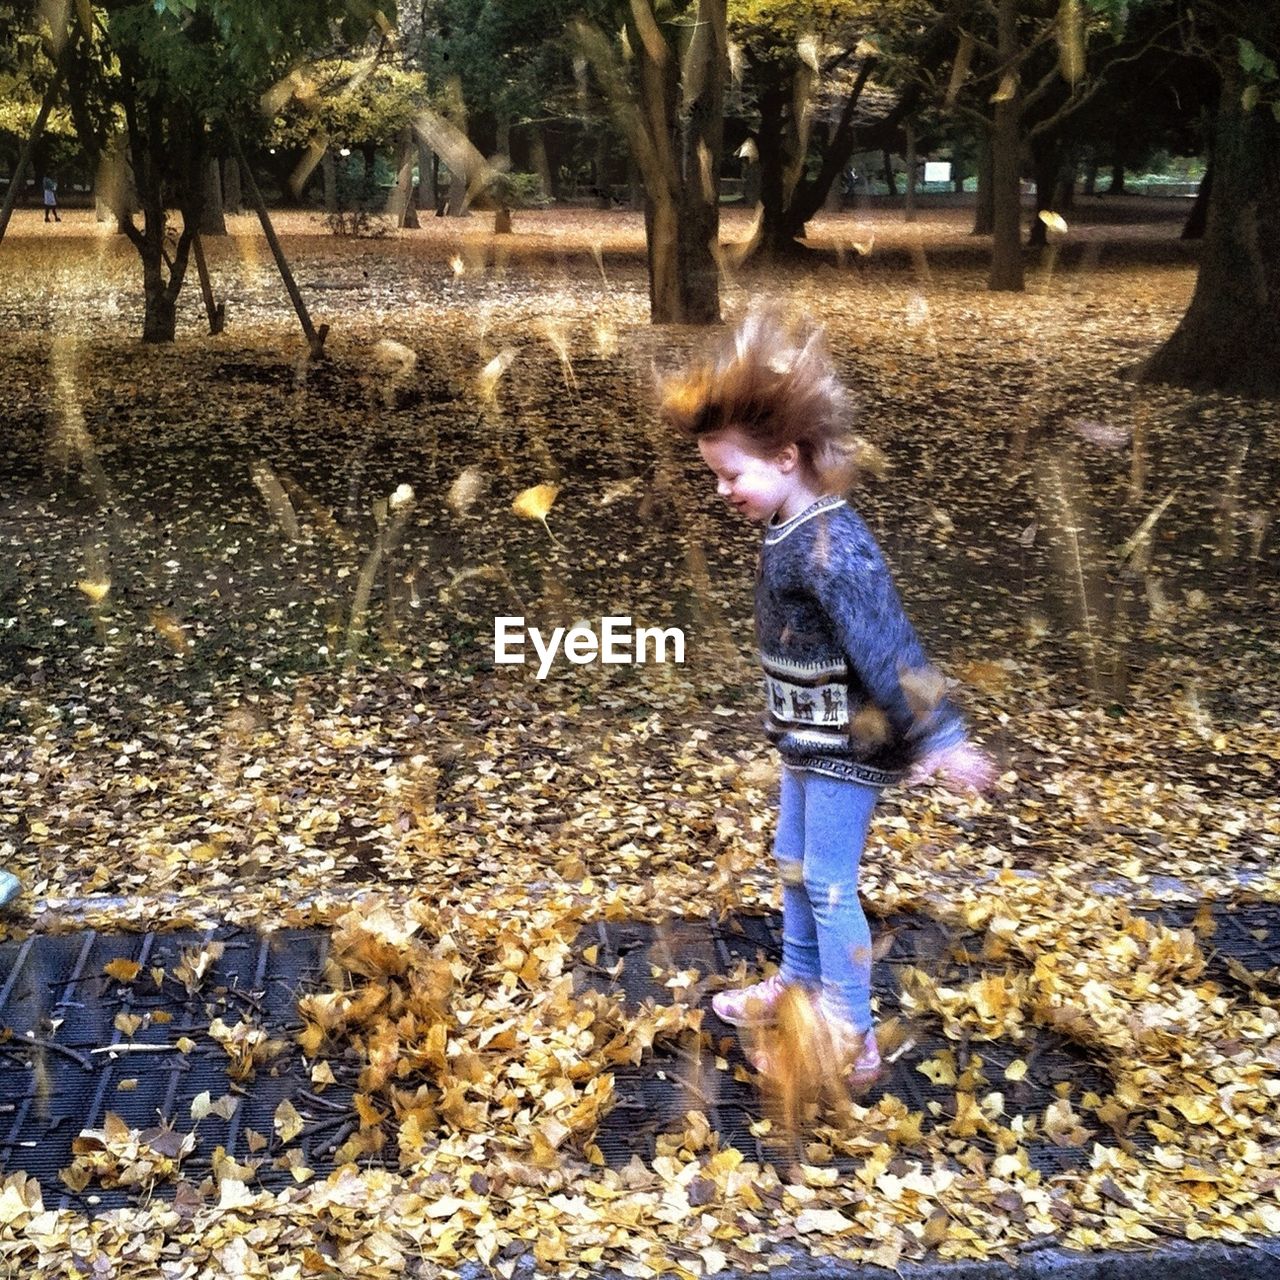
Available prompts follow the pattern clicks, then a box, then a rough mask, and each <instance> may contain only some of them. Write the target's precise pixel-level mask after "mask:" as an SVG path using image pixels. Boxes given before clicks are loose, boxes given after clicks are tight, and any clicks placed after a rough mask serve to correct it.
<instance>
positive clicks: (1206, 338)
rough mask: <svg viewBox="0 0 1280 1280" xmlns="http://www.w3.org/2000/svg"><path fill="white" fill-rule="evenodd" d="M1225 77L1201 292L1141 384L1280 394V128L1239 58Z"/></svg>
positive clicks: (1145, 371) (1224, 70) (1229, 62)
mask: <svg viewBox="0 0 1280 1280" xmlns="http://www.w3.org/2000/svg"><path fill="white" fill-rule="evenodd" d="M1262 21H1268V20H1267V19H1265V18H1263V19H1262ZM1221 71H1222V97H1221V100H1220V103H1219V107H1218V119H1217V124H1216V127H1215V130H1214V156H1213V160H1214V174H1213V183H1212V187H1211V190H1210V194H1209V216H1208V224H1207V226H1206V228H1205V239H1204V246H1203V249H1202V250H1201V259H1200V272H1199V275H1198V276H1197V278H1196V288H1195V293H1194V294H1193V295H1192V298H1191V305H1190V306H1189V307H1188V308H1187V313H1186V315H1185V316H1183V318H1182V321H1181V323H1180V324H1179V325H1178V327H1177V329H1176V330H1175V331H1174V333H1173V335H1172V337H1170V339H1169V340H1168V342H1166V343H1165V344H1164V346H1163V347H1161V348H1160V350H1159V351H1157V352H1156V353H1155V355H1154V356H1152V357H1151V359H1150V360H1149V361H1148V362H1147V363H1146V365H1145V366H1144V367H1143V368H1142V369H1141V370H1140V377H1141V378H1142V380H1143V381H1146V382H1170V383H1174V384H1176V385H1178V386H1183V387H1190V388H1192V389H1194V390H1197V391H1209V390H1216V391H1224V392H1227V393H1229V394H1236V395H1252V396H1269V397H1277V396H1280V122H1278V121H1277V120H1276V118H1275V116H1274V115H1273V114H1272V113H1271V111H1270V109H1269V108H1268V107H1267V106H1266V105H1265V104H1260V105H1257V106H1255V107H1254V109H1253V110H1252V111H1245V110H1244V108H1243V106H1242V104H1241V101H1240V96H1241V92H1242V90H1243V88H1244V77H1243V73H1242V71H1241V69H1240V66H1239V63H1238V62H1237V61H1236V60H1235V59H1234V58H1231V59H1229V60H1227V61H1225V62H1224V63H1223V64H1222V65H1221Z"/></svg>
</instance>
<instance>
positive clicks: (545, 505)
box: [511, 484, 560, 542]
mask: <svg viewBox="0 0 1280 1280" xmlns="http://www.w3.org/2000/svg"><path fill="white" fill-rule="evenodd" d="M559 492H560V486H559V485H558V484H535V485H534V486H533V487H532V488H531V489H524V490H522V491H521V492H520V493H518V494H516V496H515V500H514V501H513V502H512V504H511V510H512V511H514V512H515V513H516V515H518V516H523V517H524V518H525V519H526V520H541V521H542V524H543V527H544V528H545V529H546V530H547V533H548V534H549V535H550V537H551V540H552V541H553V542H555V541H558V539H557V538H556V536H555V534H554V533H552V532H551V529H550V527H549V526H548V525H547V512H548V511H550V510H551V507H552V504H553V503H554V502H555V500H556V495H557V494H558V493H559Z"/></svg>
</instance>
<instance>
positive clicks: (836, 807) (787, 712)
mask: <svg viewBox="0 0 1280 1280" xmlns="http://www.w3.org/2000/svg"><path fill="white" fill-rule="evenodd" d="M661 415H662V417H663V418H664V420H665V421H666V422H667V423H669V424H670V425H671V426H672V427H674V428H675V429H676V430H677V431H679V432H680V433H681V434H682V435H684V436H685V437H686V438H688V439H692V440H695V441H696V442H697V445H698V450H699V452H700V453H701V454H702V458H703V460H704V461H705V462H706V464H707V466H708V467H710V468H711V470H712V472H713V473H714V474H715V477H716V482H717V483H716V492H717V493H719V494H720V496H721V497H722V498H724V499H725V500H726V501H727V502H728V503H729V504H730V505H731V506H732V507H733V508H734V509H735V510H736V511H738V512H740V513H741V514H742V515H744V516H745V517H746V518H747V519H748V520H753V521H756V522H758V523H760V524H763V525H764V526H765V536H764V545H763V547H762V549H761V553H760V561H759V566H758V568H757V572H756V593H755V620H756V641H757V644H758V646H759V650H760V662H761V665H762V666H763V668H764V674H765V686H766V688H765V697H766V705H765V716H764V727H765V733H766V735H767V736H768V738H769V740H770V741H771V742H772V743H773V744H774V745H775V746H776V747H777V749H778V752H779V754H780V756H781V758H782V790H781V799H780V805H779V814H778V828H777V836H776V840H775V844H774V856H775V858H776V859H777V861H778V864H779V870H780V872H781V876H782V923H783V928H782V935H783V939H782V940H783V951H782V967H781V969H780V970H779V971H778V972H777V973H775V974H773V975H772V976H770V977H768V978H766V979H765V980H764V981H763V982H759V983H756V984H755V985H754V986H751V987H747V988H745V989H744V990H740V991H727V992H721V993H720V994H719V995H717V996H715V997H714V999H713V1000H712V1007H713V1008H714V1009H715V1011H716V1013H717V1014H718V1015H719V1016H720V1017H721V1018H722V1019H723V1020H724V1021H726V1022H728V1023H731V1024H733V1025H735V1026H739V1027H763V1026H769V1025H772V1024H773V1023H774V1022H775V1021H776V1020H777V1016H778V1013H779V1010H780V1006H781V1005H782V1003H783V999H784V994H785V993H786V992H787V991H788V989H798V990H800V991H803V992H807V993H809V998H811V999H812V1000H813V1001H814V1014H815V1017H816V1019H817V1021H818V1023H819V1024H820V1025H822V1026H824V1027H825V1032H826V1034H827V1035H828V1036H829V1038H830V1043H831V1047H832V1048H833V1050H834V1051H835V1054H836V1056H837V1060H838V1061H839V1062H840V1063H841V1067H842V1069H843V1070H844V1071H845V1074H846V1078H847V1079H848V1082H849V1083H850V1084H851V1085H852V1086H854V1087H856V1088H865V1087H866V1086H867V1085H868V1084H870V1083H871V1082H872V1081H873V1080H874V1079H875V1078H876V1077H877V1075H878V1074H879V1072H880V1053H879V1048H878V1046H877V1044H876V1038H875V1032H874V1029H873V1027H872V1021H871V990H870V980H871V934H870V931H869V929H868V926H867V920H866V916H865V915H864V914H863V911H862V906H861V904H860V902H859V901H858V890H857V882H858V864H859V860H860V859H861V856H862V849H863V845H864V843H865V841H866V836H867V829H868V827H869V825H870V822H871V813H872V810H873V809H874V808H875V803H876V799H877V796H878V794H879V790H880V788H881V787H884V786H886V785H888V784H889V783H892V782H896V781H899V780H900V779H902V778H903V777H904V776H906V775H907V773H908V772H909V771H910V772H911V775H912V780H919V779H923V778H925V777H928V776H930V775H931V774H932V773H934V772H941V773H943V774H944V775H945V776H946V777H947V778H949V779H950V780H951V781H953V782H955V783H959V784H961V785H963V786H968V787H973V788H981V787H984V786H986V785H987V784H988V783H989V782H990V780H991V776H992V769H991V765H990V763H989V762H988V760H987V759H986V757H985V756H983V755H982V754H981V753H980V752H978V751H977V750H976V749H975V748H974V747H972V746H971V745H970V744H969V743H968V741H967V739H966V734H965V726H964V722H963V720H962V719H961V717H960V714H959V712H958V711H957V710H956V709H955V707H954V706H953V705H952V704H951V703H950V702H949V701H948V700H947V699H946V698H945V697H944V696H943V695H942V690H943V681H942V677H941V676H940V675H939V674H938V672H937V671H935V670H934V669H933V668H931V667H930V666H929V664H928V661H927V659H926V658H925V655H924V651H923V649H922V648H921V646H920V641H919V640H918V639H917V638H916V634H915V632H914V630H912V627H911V624H910V622H908V620H907V618H906V615H905V614H904V613H903V610H902V604H901V602H900V601H899V599H898V595H897V592H896V591H895V590H894V587H893V583H892V581H891V580H890V576H889V570H888V568H887V566H886V565H885V561H884V557H883V556H882V554H881V552H880V549H879V547H878V546H877V545H876V542H875V539H874V538H873V537H872V535H871V533H870V531H869V530H868V528H867V526H866V524H865V523H864V522H863V520H862V518H861V517H860V516H859V515H858V514H857V513H856V512H855V511H854V510H853V508H852V507H850V506H849V504H848V503H847V502H846V501H845V499H844V498H843V497H842V496H841V494H842V493H843V492H844V490H845V489H846V488H847V487H848V486H849V484H850V482H851V480H852V479H853V474H854V469H855V468H854V463H855V458H856V454H857V450H858V446H859V444H860V443H861V442H860V441H859V439H858V437H857V436H856V435H855V434H854V433H853V431H852V423H851V416H852V415H851V410H850V405H849V400H848V395H847V393H846V391H845V389H844V387H843V386H842V385H841V384H840V381H839V379H838V378H837V376H836V372H835V368H834V366H833V364H832V361H831V357H830V355H829V354H828V352H827V350H826V347H825V344H824V342H823V338H822V333H821V331H820V330H818V329H816V328H813V327H812V326H806V327H803V328H801V329H799V330H797V331H793V330H790V329H789V328H788V327H787V326H786V325H785V324H784V323H783V322H782V321H781V320H780V319H779V318H778V317H777V316H775V315H772V314H770V313H768V312H756V313H753V314H752V315H750V316H748V318H747V319H746V321H744V323H743V324H742V325H741V326H740V328H739V329H738V331H737V333H736V334H735V335H734V337H733V339H732V340H731V342H730V343H728V344H727V345H726V347H725V348H724V349H723V350H722V351H721V352H720V354H719V355H717V356H715V357H714V358H712V359H711V360H709V361H706V362H703V363H699V364H696V365H694V366H693V367H691V368H689V369H688V370H686V371H685V372H684V373H682V374H679V375H677V376H676V377H675V378H673V379H672V380H671V381H669V382H668V383H667V384H666V386H665V387H664V388H663V393H662V403H661ZM754 1061H755V1063H756V1065H757V1066H758V1067H760V1068H761V1069H762V1070H765V1071H766V1072H768V1071H769V1068H770V1064H769V1061H768V1057H767V1054H766V1055H765V1056H763V1057H761V1056H760V1055H757V1056H756V1058H755V1059H754Z"/></svg>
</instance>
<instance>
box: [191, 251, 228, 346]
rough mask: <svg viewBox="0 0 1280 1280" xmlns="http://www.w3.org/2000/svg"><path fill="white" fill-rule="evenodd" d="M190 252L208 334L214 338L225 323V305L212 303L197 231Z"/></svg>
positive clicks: (211, 294) (210, 289)
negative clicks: (202, 299) (202, 302)
mask: <svg viewBox="0 0 1280 1280" xmlns="http://www.w3.org/2000/svg"><path fill="white" fill-rule="evenodd" d="M191 250H192V252H193V253H194V254H195V256H196V272H197V273H198V274H199V276H200V292H201V293H202V294H203V295H204V310H205V314H206V315H207V316H208V317H209V334H210V336H211V337H216V336H217V335H218V334H220V333H221V332H222V330H223V328H224V327H225V325H226V323H227V304H226V303H225V302H214V300H213V284H212V283H211V282H210V280H209V266H208V264H207V263H206V262H205V260H204V245H203V244H202V243H201V241H200V233H199V232H198V231H197V232H196V233H195V235H194V236H192V237H191Z"/></svg>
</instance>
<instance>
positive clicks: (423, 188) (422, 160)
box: [418, 138, 436, 213]
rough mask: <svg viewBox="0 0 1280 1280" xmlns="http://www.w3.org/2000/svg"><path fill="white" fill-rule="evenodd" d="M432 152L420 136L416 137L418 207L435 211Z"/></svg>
mask: <svg viewBox="0 0 1280 1280" xmlns="http://www.w3.org/2000/svg"><path fill="white" fill-rule="evenodd" d="M433 154H434V153H433V152H432V150H431V148H430V147H429V146H427V144H426V143H425V142H423V141H422V139H421V138H419V139H418V208H419V210H427V209H429V210H430V211H431V212H432V213H434V212H435V211H436V188H435V182H434V181H433V174H434V172H435V170H434V168H433V166H432V163H431V161H432V157H433Z"/></svg>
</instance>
